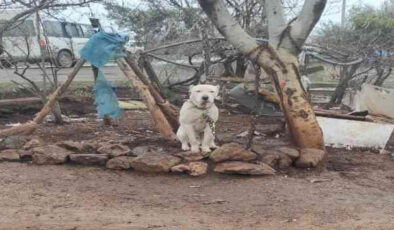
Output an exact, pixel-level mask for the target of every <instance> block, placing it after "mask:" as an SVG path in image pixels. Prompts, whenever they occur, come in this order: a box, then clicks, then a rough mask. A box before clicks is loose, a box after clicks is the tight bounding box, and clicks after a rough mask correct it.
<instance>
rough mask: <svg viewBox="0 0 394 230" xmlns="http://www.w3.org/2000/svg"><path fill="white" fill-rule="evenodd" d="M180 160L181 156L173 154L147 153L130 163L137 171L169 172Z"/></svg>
mask: <svg viewBox="0 0 394 230" xmlns="http://www.w3.org/2000/svg"><path fill="white" fill-rule="evenodd" d="M180 162H181V159H180V158H178V157H174V156H171V155H165V154H156V153H146V154H142V155H140V156H138V157H135V158H134V159H133V160H132V161H131V163H130V164H131V167H132V168H133V169H135V170H137V171H142V172H150V173H158V172H169V171H170V169H171V168H172V167H173V166H175V165H177V164H179V163H180Z"/></svg>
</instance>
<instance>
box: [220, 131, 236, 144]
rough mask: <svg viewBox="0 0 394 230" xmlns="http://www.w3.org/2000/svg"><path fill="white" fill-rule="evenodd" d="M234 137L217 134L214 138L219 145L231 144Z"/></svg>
mask: <svg viewBox="0 0 394 230" xmlns="http://www.w3.org/2000/svg"><path fill="white" fill-rule="evenodd" d="M234 137H235V134H233V133H217V134H216V138H217V140H218V141H220V143H228V142H232V141H233V139H234Z"/></svg>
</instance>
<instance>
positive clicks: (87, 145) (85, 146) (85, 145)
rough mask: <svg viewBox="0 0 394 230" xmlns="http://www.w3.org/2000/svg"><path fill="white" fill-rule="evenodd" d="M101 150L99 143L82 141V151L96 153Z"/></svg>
mask: <svg viewBox="0 0 394 230" xmlns="http://www.w3.org/2000/svg"><path fill="white" fill-rule="evenodd" d="M98 148H99V144H98V142H97V141H82V151H83V152H96V151H97V149H98Z"/></svg>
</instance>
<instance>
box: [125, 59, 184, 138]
mask: <svg viewBox="0 0 394 230" xmlns="http://www.w3.org/2000/svg"><path fill="white" fill-rule="evenodd" d="M125 61H126V62H127V64H128V65H129V66H130V67H131V69H132V70H133V71H134V73H135V74H136V75H137V77H138V78H139V80H140V81H142V83H143V84H145V85H146V86H147V87H148V89H149V92H150V93H151V94H152V96H153V98H154V99H155V101H156V104H157V105H158V106H159V107H160V109H161V110H162V112H163V113H164V115H165V117H166V118H167V120H168V122H169V123H170V125H171V127H172V130H173V131H174V132H176V131H177V130H178V128H179V121H178V117H179V112H178V110H177V108H176V107H175V106H174V105H172V104H171V103H170V102H169V101H168V100H165V99H164V98H163V96H162V95H161V94H160V93H159V92H160V91H159V90H158V89H157V88H155V87H154V86H153V85H152V84H151V83H150V82H149V80H148V78H147V77H146V76H145V74H144V73H143V72H142V70H141V69H140V68H139V67H138V64H137V62H136V61H135V59H134V58H132V57H131V56H130V55H128V56H127V57H126V58H125Z"/></svg>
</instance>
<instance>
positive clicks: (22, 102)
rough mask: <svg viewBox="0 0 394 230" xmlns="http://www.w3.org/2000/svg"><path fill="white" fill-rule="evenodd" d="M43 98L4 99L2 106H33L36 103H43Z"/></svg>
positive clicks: (1, 101) (0, 101) (0, 102)
mask: <svg viewBox="0 0 394 230" xmlns="http://www.w3.org/2000/svg"><path fill="white" fill-rule="evenodd" d="M41 102H42V101H41V98H39V97H24V98H14V99H3V100H0V107H1V106H8V105H31V104H35V103H41Z"/></svg>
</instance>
